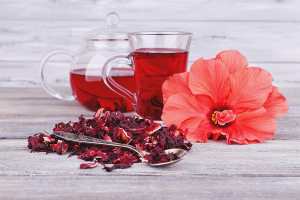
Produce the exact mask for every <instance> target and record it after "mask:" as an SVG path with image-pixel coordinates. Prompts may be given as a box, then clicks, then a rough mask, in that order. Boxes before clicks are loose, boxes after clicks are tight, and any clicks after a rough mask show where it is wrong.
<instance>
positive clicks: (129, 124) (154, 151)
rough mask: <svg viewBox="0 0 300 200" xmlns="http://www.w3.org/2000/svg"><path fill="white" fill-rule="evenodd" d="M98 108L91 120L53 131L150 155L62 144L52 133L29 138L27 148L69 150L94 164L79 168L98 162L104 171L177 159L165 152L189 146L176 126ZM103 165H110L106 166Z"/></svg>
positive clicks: (60, 127)
mask: <svg viewBox="0 0 300 200" xmlns="http://www.w3.org/2000/svg"><path fill="white" fill-rule="evenodd" d="M103 110H104V109H99V110H98V111H97V112H96V113H95V115H94V116H93V118H92V119H85V118H84V117H83V115H81V116H80V117H79V121H78V122H73V121H70V122H68V123H66V124H65V123H62V122H61V123H59V124H56V125H55V127H54V129H53V131H64V132H70V133H75V134H81V135H86V136H90V137H95V138H99V139H102V140H106V141H113V142H118V143H123V144H128V145H132V146H135V147H136V148H138V149H140V150H143V151H146V152H149V154H148V156H147V157H146V158H145V159H141V158H140V156H139V155H138V154H137V153H136V152H133V151H130V150H127V149H123V148H120V147H108V146H96V145H87V144H80V143H75V142H70V141H65V140H62V139H59V138H57V137H56V136H55V135H53V134H48V133H46V132H44V133H37V134H35V135H33V136H29V138H28V148H29V149H32V150H31V152H33V151H38V152H47V153H49V152H56V153H57V154H61V155H63V154H65V153H66V152H68V151H70V152H71V153H70V155H69V157H70V156H72V155H77V156H78V158H79V159H82V160H85V161H93V163H83V164H81V165H80V168H81V169H84V168H94V167H96V166H97V165H98V164H99V163H100V164H102V165H103V166H104V168H103V169H106V171H112V170H113V169H117V168H121V169H124V168H129V167H131V165H132V164H133V163H137V162H149V163H152V164H153V163H162V162H167V161H172V160H176V159H178V155H177V154H168V155H167V154H165V153H164V150H165V149H172V148H181V149H184V150H187V151H189V150H190V149H191V147H192V144H191V143H184V139H183V135H182V133H180V132H179V131H178V130H176V128H175V126H174V125H173V126H171V127H169V128H162V127H161V126H160V125H159V124H158V123H156V122H154V121H153V119H152V118H151V117H149V118H145V119H139V118H138V117H129V116H124V115H123V114H122V113H121V112H119V111H118V112H109V111H106V112H105V114H104V116H103V117H102V113H103ZM105 164H113V166H112V167H107V166H105Z"/></svg>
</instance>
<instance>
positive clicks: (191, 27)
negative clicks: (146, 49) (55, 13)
mask: <svg viewBox="0 0 300 200" xmlns="http://www.w3.org/2000/svg"><path fill="white" fill-rule="evenodd" d="M299 23H300V22H299ZM299 23H294V22H284V23H282V22H273V23H270V22H230V21H224V22H193V21H191V22H181V21H174V22H166V21H160V22H147V21H145V22H142V21H123V22H120V26H122V27H126V28H127V29H130V30H131V31H143V30H144V31H145V30H148V31H149V30H167V31H174V30H184V31H189V32H192V33H193V40H192V44H191V49H190V57H189V60H190V61H192V62H194V61H195V60H196V59H198V58H200V57H204V58H206V59H209V58H213V57H215V56H216V55H217V54H218V53H219V52H221V51H224V50H229V49H236V50H238V51H240V52H241V53H242V54H244V55H245V56H246V57H247V58H248V60H249V62H272V63H274V62H287V63H289V62H297V63H298V62H300V58H299V55H300V39H299V37H298V36H299V34H300V26H299ZM105 26H106V22H104V21H100V22H96V23H95V22H94V21H84V20H76V21H66V20H59V21H38V20H36V21H25V22H23V21H20V20H12V21H2V22H1V24H0V33H1V34H0V44H1V45H0V53H1V57H0V61H19V60H22V61H40V60H41V59H42V57H43V56H44V55H45V54H46V53H47V52H48V51H50V50H52V49H55V48H64V49H69V50H71V51H74V52H75V51H77V50H78V49H79V47H80V46H81V45H82V40H81V37H82V36H83V35H84V34H85V33H86V32H88V31H91V30H93V29H95V28H99V27H105ZM53 60H54V61H59V60H61V58H60V59H56V58H55V57H54V58H53ZM64 60H68V61H69V58H68V57H64Z"/></svg>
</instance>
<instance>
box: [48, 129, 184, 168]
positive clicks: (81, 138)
mask: <svg viewBox="0 0 300 200" xmlns="http://www.w3.org/2000/svg"><path fill="white" fill-rule="evenodd" d="M53 134H54V135H55V136H57V137H59V138H62V139H64V140H68V141H73V142H78V143H83V144H95V145H106V146H113V147H122V148H127V149H131V150H133V151H135V152H137V153H138V154H139V155H140V156H141V157H142V158H145V157H146V156H147V154H148V153H147V152H145V151H142V150H139V149H137V148H135V147H134V146H131V145H127V144H121V143H117V142H109V141H106V140H101V139H98V138H93V137H89V136H85V135H79V134H74V133H68V132H62V131H54V132H53ZM165 153H166V154H170V153H174V154H175V153H176V154H177V155H178V159H176V160H172V161H169V162H164V163H156V164H149V163H148V164H149V165H151V166H155V167H158V166H164V165H170V164H174V163H176V162H178V161H180V160H182V159H183V158H184V157H185V156H186V155H187V152H186V151H185V150H183V149H167V150H165Z"/></svg>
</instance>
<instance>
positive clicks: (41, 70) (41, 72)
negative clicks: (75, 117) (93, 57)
mask: <svg viewBox="0 0 300 200" xmlns="http://www.w3.org/2000/svg"><path fill="white" fill-rule="evenodd" d="M56 54H65V55H68V56H71V57H72V58H73V57H74V55H75V53H73V52H72V51H69V50H65V49H55V50H52V51H50V52H48V53H47V54H46V55H45V56H44V57H43V59H42V61H41V63H40V67H39V76H40V79H41V83H42V86H43V88H44V89H45V90H46V91H47V92H48V93H49V94H51V95H52V96H54V97H56V98H58V99H62V100H67V101H72V100H74V99H75V97H74V96H73V95H63V94H59V93H58V92H56V91H55V90H54V89H52V88H51V87H50V85H49V84H48V82H47V80H46V79H45V76H44V67H45V64H46V62H47V61H48V60H49V58H51V57H52V56H54V55H56Z"/></svg>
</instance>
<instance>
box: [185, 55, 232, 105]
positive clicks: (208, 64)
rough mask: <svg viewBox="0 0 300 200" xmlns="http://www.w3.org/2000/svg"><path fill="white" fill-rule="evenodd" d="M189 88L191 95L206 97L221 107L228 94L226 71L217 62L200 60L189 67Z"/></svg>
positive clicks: (222, 65)
mask: <svg viewBox="0 0 300 200" xmlns="http://www.w3.org/2000/svg"><path fill="white" fill-rule="evenodd" d="M189 86H190V89H191V91H192V93H193V94H195V95H199V94H201V95H207V96H209V97H211V98H212V99H213V101H214V102H215V103H216V104H217V105H218V106H223V105H224V104H225V103H226V97H227V96H228V94H229V92H230V79H229V73H228V70H227V68H226V67H225V65H224V64H223V63H221V62H219V61H215V60H213V59H210V60H204V59H203V58H200V59H198V60H196V61H195V62H194V63H193V65H192V66H191V70H190V74H189Z"/></svg>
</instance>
